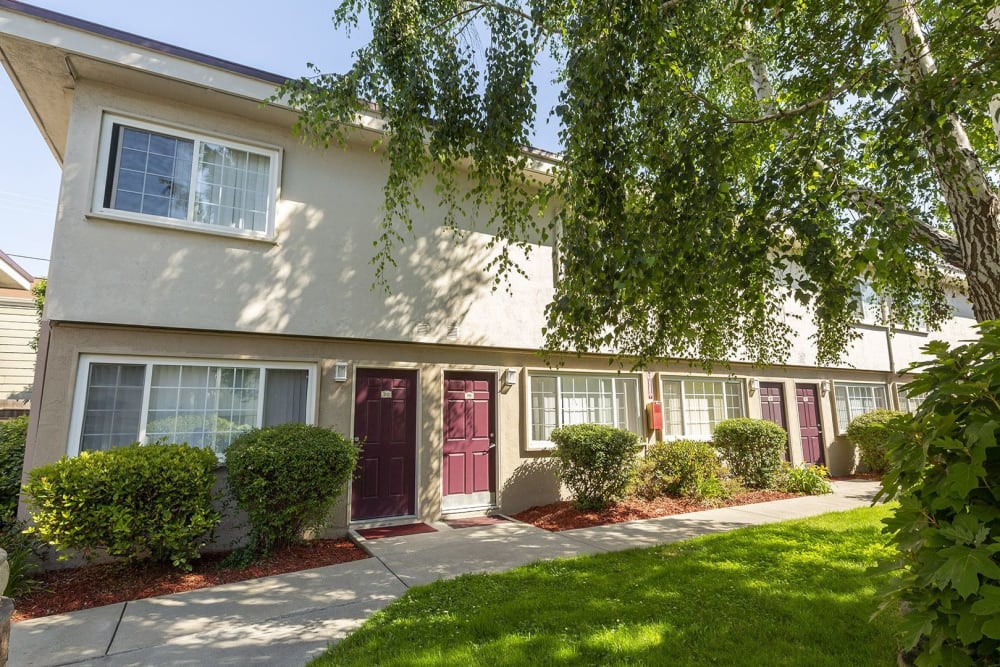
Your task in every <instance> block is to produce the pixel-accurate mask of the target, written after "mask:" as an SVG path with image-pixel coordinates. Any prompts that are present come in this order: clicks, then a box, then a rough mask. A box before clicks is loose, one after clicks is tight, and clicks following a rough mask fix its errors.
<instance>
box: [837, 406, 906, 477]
mask: <svg viewBox="0 0 1000 667" xmlns="http://www.w3.org/2000/svg"><path fill="white" fill-rule="evenodd" d="M901 414H902V413H901V412H896V411H895V410H884V409H879V410H872V411H871V412H867V413H865V414H863V415H858V416H857V417H855V418H854V419H852V420H851V423H850V424H848V425H847V441H848V442H849V443H851V444H852V445H854V446H855V447H857V449H858V453H859V454H860V455H861V462H862V463H863V464H864V465H865V467H866V468H868V470H869V471H871V472H874V473H878V474H879V475H881V474H883V473H884V472H885V471H886V468H888V467H889V453H888V444H887V443H888V441H889V431H888V430H887V429H886V426H887V425H888V424H889V423H890V422H891V421H892V420H893V419H895V418H896V417H898V416H899V415H901Z"/></svg>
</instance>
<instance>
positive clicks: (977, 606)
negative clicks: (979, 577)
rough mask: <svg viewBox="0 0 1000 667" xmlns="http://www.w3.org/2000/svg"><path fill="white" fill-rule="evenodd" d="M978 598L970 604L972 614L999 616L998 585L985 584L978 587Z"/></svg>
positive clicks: (999, 596)
mask: <svg viewBox="0 0 1000 667" xmlns="http://www.w3.org/2000/svg"><path fill="white" fill-rule="evenodd" d="M979 598H980V599H979V600H977V601H976V602H974V603H973V604H972V609H971V611H972V613H973V614H976V615H977V616H994V617H996V618H1000V586H997V585H995V584H986V585H985V586H983V587H982V588H980V589H979Z"/></svg>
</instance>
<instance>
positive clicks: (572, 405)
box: [528, 372, 643, 449]
mask: <svg viewBox="0 0 1000 667" xmlns="http://www.w3.org/2000/svg"><path fill="white" fill-rule="evenodd" d="M528 396H529V401H530V407H529V416H530V417H529V419H530V421H529V426H528V428H529V431H530V435H529V441H530V444H529V447H530V448H532V449H547V448H550V447H552V446H553V444H552V441H551V440H550V439H549V438H550V436H551V435H552V431H553V429H556V428H558V427H560V426H569V425H571V424H603V425H605V426H614V427H616V428H623V429H626V430H628V431H632V432H633V433H636V434H638V435H640V436H642V435H643V433H642V407H641V405H640V400H639V379H638V378H635V377H629V376H618V375H587V374H581V373H549V372H531V373H528Z"/></svg>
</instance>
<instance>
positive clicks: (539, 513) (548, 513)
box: [514, 491, 802, 532]
mask: <svg viewBox="0 0 1000 667" xmlns="http://www.w3.org/2000/svg"><path fill="white" fill-rule="evenodd" d="M801 495H802V494H801V493H786V492H784V491H748V492H746V493H741V494H739V495H736V496H733V497H732V498H730V499H729V500H720V501H717V502H715V503H713V504H711V505H709V504H706V503H705V502H703V501H698V500H692V499H690V498H666V497H662V498H656V499H654V500H644V499H642V498H629V499H627V500H623V501H622V502H620V503H616V504H614V505H612V506H610V507H608V508H607V509H605V510H601V511H582V510H578V509H576V508H575V507H573V503H572V502H571V501H569V500H564V501H561V502H558V503H551V504H549V505H541V506H539V507H532V508H530V509H526V510H524V511H523V512H519V513H518V514H515V515H514V518H515V519H517V520H518V521H523V522H525V523H530V524H531V525H533V526H537V527H538V528H544V529H545V530H551V531H557V532H558V531H560V530H571V529H573V528H590V527H592V526H603V525H605V524H608V523H622V522H623V521H635V520H637V519H655V518H657V517H661V516H671V515H674V514H687V513H688V512H700V511H702V510H705V509H712V508H715V507H734V506H736V505H752V504H754V503H766V502H768V501H770V500H784V499H785V498H797V497H799V496H801Z"/></svg>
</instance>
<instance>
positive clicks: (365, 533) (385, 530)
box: [357, 523, 437, 540]
mask: <svg viewBox="0 0 1000 667" xmlns="http://www.w3.org/2000/svg"><path fill="white" fill-rule="evenodd" d="M436 532H437V528H434V527H433V526H428V525H427V524H426V523H408V524H406V525H405V526H382V527H381V528H364V529H363V530H359V531H357V533H358V535H360V536H361V537H363V538H365V539H366V540H378V539H381V538H383V537H402V536H403V535H419V534H420V533H436Z"/></svg>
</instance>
